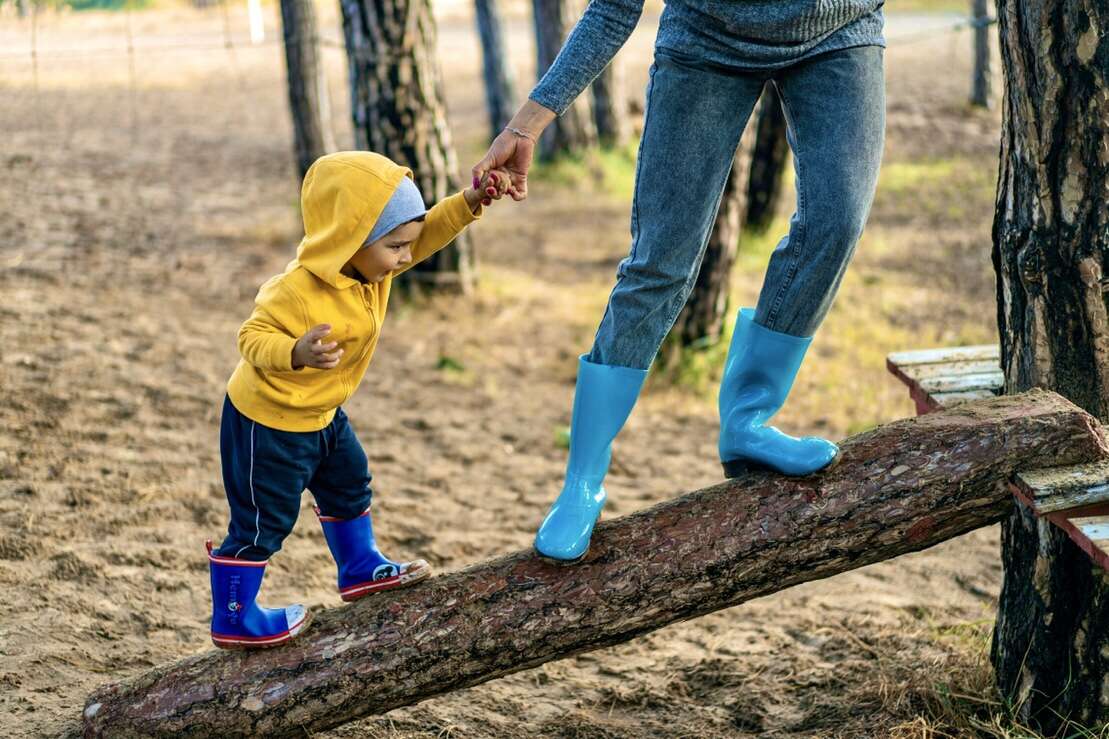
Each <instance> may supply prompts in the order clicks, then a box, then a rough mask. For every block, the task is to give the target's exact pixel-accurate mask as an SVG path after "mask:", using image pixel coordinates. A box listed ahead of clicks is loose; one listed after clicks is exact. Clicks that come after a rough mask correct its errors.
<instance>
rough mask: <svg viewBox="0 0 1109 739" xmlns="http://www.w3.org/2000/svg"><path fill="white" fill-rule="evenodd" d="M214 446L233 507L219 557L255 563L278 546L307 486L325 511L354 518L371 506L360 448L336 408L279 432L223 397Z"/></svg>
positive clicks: (287, 532)
mask: <svg viewBox="0 0 1109 739" xmlns="http://www.w3.org/2000/svg"><path fill="white" fill-rule="evenodd" d="M219 447H220V459H221V461H222V463H223V487H224V490H225V492H226V493H227V503H228V505H230V506H231V523H230V525H228V527H227V538H225V539H224V540H223V544H221V545H220V547H219V549H218V550H216V554H217V555H219V556H221V557H238V558H240V559H250V560H256V561H261V560H263V559H268V558H269V556H270V555H271V554H273V553H274V552H277V551H278V550H280V549H281V543H282V542H283V541H285V537H287V536H288V535H289V533H290V532H291V531H292V530H293V525H294V524H296V521H297V515H298V514H299V513H300V496H301V494H303V493H304V490H305V488H307V489H308V490H310V491H312V495H313V497H315V499H316V505H318V506H319V507H320V513H322V514H323V515H325V516H334V517H336V518H344V519H346V518H355V517H357V516H359V515H361V513H362V512H363V511H365V510H366V508H367V507H368V506H369V505H370V497H371V496H372V494H373V492H372V490H371V489H370V479H371V478H370V471H369V468H368V462H367V460H366V453H365V452H364V451H363V450H362V445H361V444H359V443H358V437H357V436H355V435H354V429H352V428H351V426H350V422H349V421H348V420H347V414H346V413H343V409H342V408H339V409H338V410H336V411H335V417H334V418H333V419H332V420H331V423H330V424H328V425H327V426H326V427H325V428H323V429H320V430H319V431H304V432H300V431H281V430H279V429H275V428H270V427H269V426H265V425H263V424H261V423H257V422H255V421H252V420H251V419H249V418H247V417H246V416H244V415H243V414H242V413H239V411H238V409H236V408H235V406H234V405H232V404H231V400H230V399H229V398H226V397H225V398H224V401H223V415H222V417H221V418H220V435H219Z"/></svg>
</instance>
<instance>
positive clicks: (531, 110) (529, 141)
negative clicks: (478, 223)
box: [471, 99, 557, 200]
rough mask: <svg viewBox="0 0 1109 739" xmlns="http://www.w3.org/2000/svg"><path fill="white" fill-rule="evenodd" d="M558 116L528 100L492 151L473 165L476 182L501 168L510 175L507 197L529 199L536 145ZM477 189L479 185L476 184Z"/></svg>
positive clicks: (491, 145) (496, 140) (499, 136)
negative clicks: (531, 169) (532, 161)
mask: <svg viewBox="0 0 1109 739" xmlns="http://www.w3.org/2000/svg"><path fill="white" fill-rule="evenodd" d="M556 117H557V116H556V115H555V112H554V111H553V110H550V109H549V108H545V107H543V106H542V105H540V104H539V103H537V102H535V101H534V100H530V99H529V100H527V101H526V102H525V103H524V104H523V105H522V106H520V109H519V110H518V111H516V115H514V116H512V120H511V121H509V122H508V125H507V126H506V127H505V129H504V130H503V131H501V132H500V134H499V135H498V136H497V138H495V139H493V143H492V144H490V146H489V151H487V152H486V153H485V156H484V157H483V158H482V160H481V161H480V162H478V163H477V164H475V165H474V168H473V170H472V172H471V174H472V175H473V177H474V181H475V182H482V181H484V179H485V176H486V175H487V174H488V173H489V172H490V171H491V170H493V169H497V168H501V169H504V170H506V171H507V172H508V175H509V179H510V180H511V186H510V187H509V188H508V194H509V195H511V196H512V199H513V200H523V199H524V198H526V197H527V196H528V169H530V168H531V160H532V157H533V156H534V155H535V144H536V142H537V141H539V136H540V135H542V133H543V129H545V128H546V127H547V126H549V125H550V124H551V121H553V120H554V119H555V118H556ZM475 187H477V185H475Z"/></svg>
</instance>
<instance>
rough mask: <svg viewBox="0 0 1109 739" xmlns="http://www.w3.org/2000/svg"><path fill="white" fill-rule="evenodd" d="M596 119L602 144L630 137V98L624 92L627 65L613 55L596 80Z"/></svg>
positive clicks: (616, 143)
mask: <svg viewBox="0 0 1109 739" xmlns="http://www.w3.org/2000/svg"><path fill="white" fill-rule="evenodd" d="M592 90H593V122H594V123H595V124H596V126H597V140H598V142H599V143H600V144H601V145H602V146H611V147H622V146H625V145H626V144H627V143H628V139H629V138H630V137H631V121H630V120H629V118H628V99H627V97H626V96H625V95H624V68H623V66H622V65H621V64H620V63H619V62H618V61H617V60H616V59H613V60H612V61H611V62H610V63H609V65H608V66H607V67H605V68H604V71H602V72H601V74H600V75H599V76H598V77H597V79H596V80H594V81H593V85H592Z"/></svg>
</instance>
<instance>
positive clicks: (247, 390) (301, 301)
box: [227, 151, 480, 431]
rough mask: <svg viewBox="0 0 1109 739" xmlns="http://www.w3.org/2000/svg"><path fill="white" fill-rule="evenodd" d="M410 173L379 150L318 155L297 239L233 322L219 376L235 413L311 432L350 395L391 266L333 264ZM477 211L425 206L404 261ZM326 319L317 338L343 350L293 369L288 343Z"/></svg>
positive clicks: (369, 347) (347, 254)
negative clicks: (370, 271)
mask: <svg viewBox="0 0 1109 739" xmlns="http://www.w3.org/2000/svg"><path fill="white" fill-rule="evenodd" d="M411 176H412V172H411V170H409V169H407V168H406V167H401V166H400V165H398V164H395V163H394V162H392V161H391V160H389V159H387V158H386V157H383V156H381V155H379V154H372V153H370V152H363V151H348V152H340V153H337V154H329V155H328V156H325V157H322V158H320V159H318V160H317V161H316V162H315V163H314V164H313V165H312V167H311V168H310V169H309V170H308V174H306V175H305V177H304V184H303V187H302V189H301V196H300V202H301V211H302V213H303V217H304V233H305V235H304V239H303V240H302V241H301V242H300V246H299V248H298V249H297V256H296V259H294V260H293V261H291V262H289V265H288V266H287V267H286V268H285V272H284V273H282V274H280V275H276V276H274V277H272V278H270V279H269V280H268V281H267V282H266V283H265V284H264V285H262V287H261V289H259V291H258V296H257V297H256V298H255V301H254V303H255V304H254V312H253V313H252V314H251V316H250V318H249V319H247V321H246V323H244V324H243V325H242V327H241V328H240V329H239V353H240V354H242V359H241V360H240V361H239V365H238V366H237V367H236V368H235V372H234V374H232V375H231V379H230V380H229V381H228V383H227V394H228V396H230V398H231V403H232V404H233V405H234V406H235V408H236V409H238V411H239V412H240V413H242V414H243V415H244V416H246V417H247V418H250V419H252V420H254V421H257V422H258V423H261V424H265V425H266V426H270V427H272V428H275V429H281V430H283V431H318V430H319V429H322V428H324V427H326V426H327V425H328V424H329V423H331V419H332V418H333V417H334V415H335V409H336V408H338V407H339V406H340V405H342V404H343V403H344V402H345V401H346V400H347V398H349V397H350V396H351V395H352V394H353V393H354V390H355V389H356V388H357V387H358V383H360V382H361V381H362V376H363V375H364V374H365V373H366V367H368V366H369V364H370V359H371V358H372V357H373V353H374V348H375V347H376V346H377V339H378V336H379V335H380V334H381V324H382V321H384V320H385V309H386V306H387V305H388V302H389V291H390V289H391V287H392V282H393V277H394V276H395V275H396V274H398V273H399V271H398V272H393V273H391V274H390V275H388V276H387V277H386V278H385V279H384V280H382V281H381V282H380V283H376V284H367V283H363V282H359V281H358V280H355V279H353V278H351V277H347V276H346V275H344V274H342V273H341V272H340V271H339V270H340V269H341V268H342V267H343V265H344V264H346V263H347V261H348V260H349V259H350V258H351V256H352V255H353V254H354V253H355V252H356V251H358V249H359V248H360V247H361V246H362V244H363V243H364V242H365V240H366V237H367V236H369V234H370V231H371V230H372V229H373V226H374V223H375V222H376V221H377V219H378V217H379V216H380V215H381V212H382V211H383V210H384V209H385V204H386V203H387V202H388V201H389V198H390V197H392V195H393V192H394V191H395V190H396V188H397V185H398V184H399V183H400V181H401V178H402V177H411ZM479 216H480V206H479V213H478V214H477V215H475V214H474V213H473V212H472V211H471V210H470V207H469V205H467V203H466V199H465V197H463V195H462V193H457V194H455V195H452V196H450V197H448V198H446V199H445V200H443V201H441V202H440V203H437V204H436V205H435V206H434V207H433V208H431V209H430V210H429V211H428V213H427V217H426V219H425V221H424V227H423V230H422V231H421V233H420V238H419V239H418V240H417V241H416V243H415V244H413V245H412V262H411V263H410V264H409V265H407V266H406V268H405V269H408V268H409V267H411V266H412V265H414V264H416V263H418V262H421V261H423V260H425V259H427V258H428V257H430V256H431V255H432V254H434V253H435V252H437V251H439V250H440V249H442V248H443V247H444V246H446V245H447V244H449V243H450V242H451V241H452V240H454V238H455V237H456V236H457V235H458V234H459V233H461V232H462V230H463V229H465V228H466V226H467V225H469V224H470V223H472V222H473V221H474V220H476V219H477V218H478V217H479ZM321 323H327V324H330V325H331V333H330V334H329V335H328V337H327V338H326V339H325V340H324V341H325V343H326V342H330V341H335V342H338V344H339V348H341V349H342V350H343V356H342V358H341V359H340V361H339V365H338V366H337V367H334V368H332V369H316V368H314V367H303V368H301V369H298V370H294V369H293V364H292V362H293V345H294V344H296V340H297V339H298V338H299V337H301V336H303V335H304V334H305V333H306V332H307V331H308V329H310V328H312V327H313V326H316V325H318V324H321Z"/></svg>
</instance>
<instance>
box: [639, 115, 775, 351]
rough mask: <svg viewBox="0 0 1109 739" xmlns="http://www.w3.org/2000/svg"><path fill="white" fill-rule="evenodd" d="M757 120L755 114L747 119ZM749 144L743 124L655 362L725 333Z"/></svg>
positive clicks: (749, 132)
mask: <svg viewBox="0 0 1109 739" xmlns="http://www.w3.org/2000/svg"><path fill="white" fill-rule="evenodd" d="M760 105H761V103H760ZM757 115H758V111H757V110H756V112H755V113H754V114H753V115H752V116H751V118H752V120H754V119H755V117H756V116H757ZM754 140H755V127H754V126H752V125H750V124H748V126H747V128H746V129H745V130H744V132H743V136H742V137H741V138H740V141H739V148H738V149H737V150H736V154H735V158H734V160H733V161H732V169H731V172H729V174H728V179H727V180H726V181H725V182H724V194H723V195H722V196H721V198H720V209H719V210H718V211H717V212H716V220H715V221H714V222H713V226H712V233H710V234H709V240H708V244H707V245H706V246H705V254H704V257H703V258H702V259H701V264H700V266H699V267H698V268H697V269H698V272H697V280H696V281H695V282H694V284H693V288H692V290H690V293H689V297H688V298H687V299H686V302H685V306H684V307H682V311H681V313H679V314H678V317H677V318H676V319H674V325H673V326H672V327H671V328H670V333H669V334H667V338H666V341H664V342H663V345H662V347H661V349H660V351H659V357H660V361H661V363H662V365H663V366H665V367H673V366H675V365H676V364H677V363H678V361H679V360H680V359H681V357H682V354H683V353H684V352H685V351H687V350H689V349H695V348H698V347H705V346H711V345H713V344H715V343H717V342H718V341H720V338H721V336H722V335H723V333H724V325H725V322H726V320H727V317H728V313H729V310H728V298H729V295H730V293H731V280H732V266H733V265H734V264H735V259H736V255H737V253H738V252H739V235H740V229H741V224H742V223H743V216H744V213H745V211H746V210H747V207H748V202H747V190H746V188H745V187H744V183H745V182H746V181H747V177H748V173H749V172H750V169H751V152H752V148H753V146H754Z"/></svg>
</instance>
